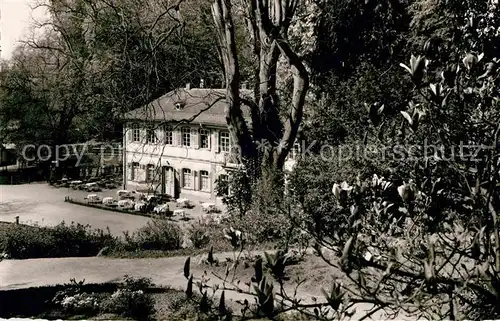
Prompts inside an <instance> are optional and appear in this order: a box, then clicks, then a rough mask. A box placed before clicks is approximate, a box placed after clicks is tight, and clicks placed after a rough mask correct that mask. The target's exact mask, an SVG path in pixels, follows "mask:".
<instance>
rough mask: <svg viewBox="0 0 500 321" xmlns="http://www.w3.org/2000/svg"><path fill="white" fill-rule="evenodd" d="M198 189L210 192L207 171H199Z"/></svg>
mask: <svg viewBox="0 0 500 321" xmlns="http://www.w3.org/2000/svg"><path fill="white" fill-rule="evenodd" d="M200 189H201V190H202V191H210V185H209V180H208V172H207V171H200Z"/></svg>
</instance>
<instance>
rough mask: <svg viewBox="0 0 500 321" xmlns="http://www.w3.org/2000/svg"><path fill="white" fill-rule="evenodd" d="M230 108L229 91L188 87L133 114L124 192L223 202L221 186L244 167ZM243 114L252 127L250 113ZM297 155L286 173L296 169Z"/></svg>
mask: <svg viewBox="0 0 500 321" xmlns="http://www.w3.org/2000/svg"><path fill="white" fill-rule="evenodd" d="M241 94H242V95H243V96H245V95H247V96H250V94H251V92H250V91H249V90H246V89H242V90H241ZM226 106H227V104H226V102H225V90H224V89H208V88H207V89H203V88H195V89H191V88H190V87H189V86H186V88H183V89H177V90H174V91H172V92H170V93H168V94H166V95H164V96H162V97H160V98H158V99H157V100H155V101H153V102H152V103H150V104H148V105H147V106H144V107H141V108H139V109H136V110H133V111H132V112H130V113H129V114H128V116H127V123H126V125H125V127H124V137H123V146H124V149H123V181H124V186H123V187H124V189H127V190H138V191H148V192H153V191H154V192H158V193H162V194H169V195H171V196H173V197H175V198H179V197H186V198H196V199H201V200H212V201H214V202H216V203H218V202H220V201H221V199H220V198H219V197H217V193H216V184H217V181H220V180H227V179H228V175H230V172H231V171H233V170H235V169H238V168H240V166H241V162H240V161H239V153H238V152H237V151H235V146H233V145H232V142H231V137H230V134H229V130H228V128H227V123H226V119H225V109H226ZM242 109H243V110H242V112H243V116H244V118H245V119H246V120H247V123H249V122H250V111H249V110H247V109H245V107H244V106H242ZM296 151H297V150H295V149H294V151H293V152H292V153H291V156H292V157H291V158H289V159H288V161H287V162H286V164H285V170H291V169H292V168H293V165H294V163H295V161H294V157H293V156H294V155H295V153H296Z"/></svg>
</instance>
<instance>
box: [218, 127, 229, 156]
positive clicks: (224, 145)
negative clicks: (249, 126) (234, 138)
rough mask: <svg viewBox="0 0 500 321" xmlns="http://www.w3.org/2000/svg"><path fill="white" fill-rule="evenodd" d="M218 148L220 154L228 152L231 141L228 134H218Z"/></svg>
mask: <svg viewBox="0 0 500 321" xmlns="http://www.w3.org/2000/svg"><path fill="white" fill-rule="evenodd" d="M219 146H220V150H221V152H229V150H230V149H231V140H230V138H229V132H220V134H219Z"/></svg>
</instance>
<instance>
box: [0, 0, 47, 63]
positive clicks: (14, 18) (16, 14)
mask: <svg viewBox="0 0 500 321" xmlns="http://www.w3.org/2000/svg"><path fill="white" fill-rule="evenodd" d="M34 3H35V0H0V37H1V38H0V46H1V49H2V52H1V58H2V59H9V58H10V57H11V55H12V52H13V51H14V48H15V47H16V45H17V44H18V40H19V39H22V37H23V36H26V34H29V32H28V31H29V27H30V25H31V24H32V23H33V18H34V19H37V20H40V19H41V18H43V17H44V15H43V11H42V12H40V10H36V11H35V12H32V10H31V7H30V6H33V4H34Z"/></svg>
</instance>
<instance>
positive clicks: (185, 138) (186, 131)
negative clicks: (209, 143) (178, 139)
mask: <svg viewBox="0 0 500 321" xmlns="http://www.w3.org/2000/svg"><path fill="white" fill-rule="evenodd" d="M182 146H186V147H189V146H191V129H190V128H189V127H183V128H182Z"/></svg>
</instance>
